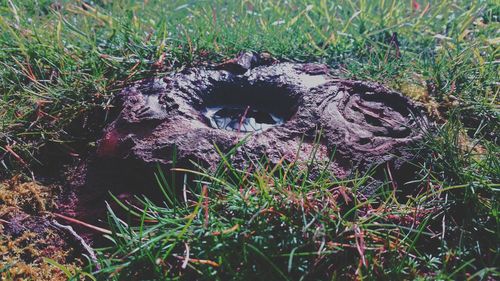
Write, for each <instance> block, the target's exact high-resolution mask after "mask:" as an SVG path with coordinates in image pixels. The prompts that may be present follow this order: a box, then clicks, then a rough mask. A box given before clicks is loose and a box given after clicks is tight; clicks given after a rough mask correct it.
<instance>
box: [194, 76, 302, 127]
mask: <svg viewBox="0 0 500 281" xmlns="http://www.w3.org/2000/svg"><path fill="white" fill-rule="evenodd" d="M296 111H297V101H296V99H295V98H294V97H293V95H292V94H291V93H290V92H288V91H287V90H286V89H283V88H280V87H276V86H274V87H273V86H244V85H227V86H222V87H218V88H215V89H214V90H213V91H211V92H210V93H208V94H207V95H206V96H205V97H204V101H203V105H202V108H201V112H202V114H203V116H204V118H205V120H206V122H207V124H208V125H210V126H211V127H212V128H216V129H223V130H228V131H236V132H260V131H265V130H267V129H269V128H271V127H274V126H278V125H281V124H284V123H285V122H286V121H288V120H290V118H291V117H292V116H293V115H294V114H295V112H296Z"/></svg>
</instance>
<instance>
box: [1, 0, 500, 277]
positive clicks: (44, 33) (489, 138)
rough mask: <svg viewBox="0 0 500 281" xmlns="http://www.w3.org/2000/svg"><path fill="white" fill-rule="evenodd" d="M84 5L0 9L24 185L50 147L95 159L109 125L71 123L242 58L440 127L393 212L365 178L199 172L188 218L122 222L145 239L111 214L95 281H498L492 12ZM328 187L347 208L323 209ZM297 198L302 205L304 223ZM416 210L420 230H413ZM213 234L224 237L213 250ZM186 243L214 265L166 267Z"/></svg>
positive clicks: (45, 2)
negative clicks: (285, 64)
mask: <svg viewBox="0 0 500 281" xmlns="http://www.w3.org/2000/svg"><path fill="white" fill-rule="evenodd" d="M306 2H307V3H306ZM412 2H418V3H419V5H418V7H416V6H415V5H412ZM92 3H93V4H91V5H87V4H85V3H84V2H83V1H49V0H37V1H28V0H26V1H21V0H18V1H16V0H3V1H0V31H1V32H0V163H1V167H2V168H0V169H1V170H0V175H2V176H3V177H5V176H10V175H13V174H17V173H19V172H20V171H23V172H25V173H26V172H29V171H30V170H31V167H33V165H35V164H36V163H37V159H36V158H37V156H36V155H37V154H36V153H37V151H39V150H40V149H42V148H43V147H44V146H46V145H48V144H52V145H53V144H57V145H59V146H61V147H64V150H66V151H76V152H79V149H80V150H81V149H82V147H85V148H86V149H88V148H92V147H93V145H94V142H95V138H96V136H97V135H98V132H99V129H100V128H101V127H102V126H103V125H104V124H105V123H106V122H107V120H106V116H107V115H106V114H94V115H95V116H98V118H94V119H90V120H87V121H86V119H85V116H88V115H89V114H90V113H95V112H98V113H102V112H104V113H106V112H107V111H108V110H110V108H111V107H112V104H113V103H112V101H113V96H114V94H115V93H117V92H118V91H119V90H120V89H121V88H122V87H123V86H124V85H126V84H127V83H129V82H131V81H134V80H137V79H140V78H142V77H146V76H151V75H163V74H165V73H170V72H172V71H176V70H178V69H180V68H182V67H184V66H186V65H187V66H189V65H198V64H203V63H206V62H219V61H222V60H224V59H227V58H230V57H233V56H234V55H235V54H237V53H238V52H240V51H242V50H252V51H256V52H268V53H270V54H272V55H273V56H274V57H276V58H278V59H283V60H294V61H315V62H318V61H319V62H324V63H326V64H328V65H330V66H331V67H332V68H334V69H336V70H335V72H336V73H338V75H341V76H344V77H354V78H358V79H369V80H375V81H379V82H382V83H385V84H387V85H389V86H391V87H393V88H395V89H398V90H400V91H402V92H403V93H405V94H407V95H410V96H412V97H413V98H415V99H417V100H419V101H421V102H424V103H425V104H426V105H427V107H428V109H429V112H430V114H431V115H432V116H433V118H435V120H436V122H437V124H438V128H437V129H436V133H435V135H433V136H430V137H429V138H427V139H426V140H425V141H424V142H423V143H422V147H425V148H426V149H429V150H430V151H431V152H432V153H431V154H430V155H432V156H430V157H428V159H426V161H425V163H423V164H422V167H421V173H420V174H419V176H418V177H417V178H413V179H408V181H414V182H417V183H419V184H420V186H421V187H422V188H423V189H422V191H421V192H420V193H415V194H412V195H411V196H410V197H404V198H401V196H396V195H392V194H391V192H390V191H391V188H390V185H389V184H388V185H387V186H382V187H381V191H380V193H379V194H375V195H373V196H372V197H370V198H362V197H359V194H357V192H356V189H357V188H358V187H360V186H362V185H363V179H364V177H362V176H360V177H357V178H356V177H354V178H352V180H351V181H348V182H339V180H336V179H334V178H332V177H331V176H329V175H325V176H324V178H321V179H318V180H316V181H308V180H307V179H306V177H305V176H304V173H306V171H304V170H301V169H299V168H298V167H300V165H296V166H293V167H288V166H287V165H284V166H278V167H276V171H274V172H277V173H270V171H269V167H266V166H265V165H263V167H262V168H261V169H258V170H257V171H256V172H255V173H252V174H249V175H247V174H245V173H244V172H242V171H233V172H234V173H235V174H236V176H234V177H229V176H228V174H227V173H223V172H222V171H226V170H227V169H229V167H230V166H227V165H223V166H221V168H220V170H219V172H218V173H216V174H209V173H208V172H203V171H201V173H203V174H205V175H204V176H201V178H200V179H201V180H203V181H206V183H205V184H200V185H199V186H191V187H190V188H191V189H192V196H191V197H190V200H191V201H190V202H189V204H188V206H186V205H185V202H182V200H181V202H177V203H175V202H172V204H171V205H170V206H169V207H166V206H156V205H155V204H152V203H151V202H145V204H144V206H141V207H140V208H141V209H142V208H144V211H138V210H136V212H137V213H138V214H139V218H136V220H135V221H134V224H132V225H136V226H137V224H136V223H140V222H141V217H142V218H143V219H146V218H148V219H153V218H154V219H155V220H157V221H158V222H157V223H156V224H151V223H145V224H143V225H142V226H139V227H132V226H129V222H127V223H123V222H120V221H117V218H116V217H115V216H113V215H111V221H110V227H111V226H113V229H114V230H115V232H114V233H115V235H114V236H113V239H114V241H115V244H114V247H112V248H110V249H105V250H103V251H102V253H101V254H102V256H101V260H100V262H101V263H102V264H101V266H102V268H103V270H102V271H101V272H99V273H96V276H97V277H98V278H109V277H110V275H108V274H111V273H110V272H112V271H114V270H115V269H118V268H121V270H120V271H118V273H116V274H115V275H114V276H115V277H116V278H118V275H120V274H122V275H123V276H125V275H126V274H140V273H141V270H146V269H147V273H148V274H152V275H153V276H156V277H158V276H162V275H165V274H166V275H168V276H171V277H174V276H177V277H185V278H188V277H190V276H193V275H196V274H198V273H197V272H201V273H202V274H203V275H202V276H204V277H205V278H207V279H224V278H225V277H227V276H230V275H234V276H238V277H239V278H241V279H244V278H248V276H258V277H260V278H273V279H283V278H284V277H285V276H286V277H287V278H290V279H299V278H300V277H301V276H304V278H305V279H311V278H314V277H318V278H321V279H324V277H328V278H330V277H335V276H337V278H339V279H344V278H346V277H347V278H355V277H356V276H357V277H360V276H364V277H366V278H368V279H375V278H390V279H401V278H407V279H414V278H417V277H418V276H420V277H419V278H428V279H444V280H446V279H463V278H473V279H474V278H476V279H480V278H487V277H486V276H490V278H493V279H494V278H495V277H496V278H498V268H497V267H496V266H497V264H498V263H499V261H498V255H497V252H498V251H499V243H500V242H499V240H500V239H499V233H500V232H499V230H500V223H499V214H498V213H499V208H498V192H499V186H498V184H499V182H500V181H499V177H500V165H499V162H498V155H499V146H498V142H499V139H498V136H499V135H500V128H499V127H500V125H499V124H500V122H499V111H498V93H499V91H500V90H499V89H500V87H499V67H498V59H499V57H500V53H499V45H500V35H499V32H498V30H500V23H499V21H500V4H499V3H498V1H495V0H490V1H465V0H464V1H459V0H456V1H452V0H443V1H429V2H427V1H423V0H420V1H419V0H417V1H411V0H408V1H389V0H385V1H384V0H378V1H367V0H365V1H363V0H359V1H354V0H352V1H349V0H344V1H342V0H341V1H326V0H315V1H299V0H289V1H259V0H247V1H223V0H216V1H176V0H172V1H152V0H150V1H145V2H139V1H131V0H130V1H127V0H115V1H106V0H101V1H94V2H92ZM94 115H92V114H91V116H94ZM75 127H76V128H79V130H75V129H74V128H75ZM82 128H83V130H82ZM82 145H83V146H82ZM83 150H84V149H83ZM264 163H265V161H264ZM266 168H267V170H266ZM286 171H288V174H287V175H286V176H285V175H284V173H285V172H286ZM28 174H29V173H28ZM367 176H368V175H367ZM242 178H245V180H242ZM238 179H239V180H238ZM235 180H237V181H236V182H235ZM167 181H168V180H167ZM204 185H205V186H206V190H207V191H208V193H207V194H208V195H206V196H205V195H203V186H204ZM240 185H242V188H243V189H244V191H243V193H240V192H239V188H240ZM341 186H344V187H345V189H346V192H347V193H348V194H349V196H350V197H351V198H352V200H353V201H352V202H351V203H350V204H345V202H344V201H343V200H344V199H343V197H340V198H335V199H336V200H330V199H331V198H332V196H334V195H335V192H339V190H340V187H341ZM250 192H254V194H250ZM167 194H168V192H167ZM250 195H251V196H250ZM207 198H208V199H207ZM305 198H307V200H311V202H312V203H311V204H312V206H315V207H316V208H312V209H310V210H306V209H304V206H305V205H304V203H303V202H305V201H304V200H305ZM329 198H330V199H329ZM301 199H303V200H302V201H301ZM166 200H167V199H166ZM172 200H173V199H172ZM206 200H208V202H209V204H208V206H206V204H205V202H206ZM167 201H168V200H167ZM287 202H288V203H287ZM300 202H302V203H300ZM179 204H180V205H179ZM301 204H302V205H301ZM325 204H333V205H325ZM325 206H328V207H325ZM271 208H272V210H274V211H273V212H267V213H265V214H261V213H260V212H261V211H262V210H271ZM370 208H371V209H370ZM206 210H208V213H209V216H208V219H205V216H204V212H206ZM387 210H390V211H387ZM417 210H419V211H422V214H421V217H419V218H418V219H417V218H415V216H411V215H409V214H414V213H415V212H416V211H417ZM228 212H229V213H230V214H231V215H232V217H231V216H228V215H227V214H228ZM277 214H280V215H277ZM281 214H282V215H281ZM391 215H394V216H391ZM333 217H335V219H333ZM252 218H253V219H252ZM410 218H412V219H413V221H411V219H410ZM311 221H312V222H313V223H312V224H311ZM235 225H238V226H239V227H238V228H237V229H234V230H233V227H234V226H235ZM160 230H161V231H160ZM224 230H231V231H230V232H228V233H225V234H220V235H213V233H214V232H215V231H219V232H221V231H222V232H224ZM252 233H253V234H252ZM250 234H251V235H250ZM353 235H354V236H353ZM360 236H363V238H364V242H363V243H364V247H365V248H366V249H365V250H364V257H363V258H362V256H363V255H361V254H360V253H359V250H358V248H359V246H360ZM246 237H248V238H246ZM442 238H444V239H442ZM141 241H142V244H143V245H144V246H139V244H140V242H141ZM146 242H149V244H148V243H146ZM330 242H331V243H334V244H329V243H330ZM335 243H340V244H335ZM391 243H395V244H391ZM186 245H188V247H189V248H190V256H191V257H192V258H196V259H200V260H204V259H206V260H210V261H213V262H215V263H217V264H220V267H213V266H210V265H207V264H197V263H189V262H188V264H187V268H186V269H182V267H181V268H179V263H181V265H182V262H183V261H184V259H183V258H182V257H183V256H184V255H185V249H186ZM322 245H323V246H322ZM331 245H333V246H331ZM381 245H384V247H385V248H384V249H385V252H384V251H381V250H380V249H381V248H380V247H381ZM391 245H397V247H391ZM158 257H160V258H161V259H160V262H159V263H158V262H157V258H158ZM179 257H181V258H179ZM241 264H243V265H241ZM170 266H172V267H170ZM330 266H333V267H330ZM89 270H91V271H92V269H89ZM326 275H328V276H326ZM334 275H335V276H334ZM197 276H199V275H197Z"/></svg>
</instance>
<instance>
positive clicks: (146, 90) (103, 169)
mask: <svg viewBox="0 0 500 281" xmlns="http://www.w3.org/2000/svg"><path fill="white" fill-rule="evenodd" d="M118 98H119V102H118V104H119V108H121V111H120V113H119V114H118V115H117V117H116V119H115V120H113V121H112V122H111V123H109V125H107V126H106V128H105V129H104V132H103V136H102V138H101V139H100V140H99V141H98V143H97V150H96V153H95V155H93V156H92V157H91V158H90V160H88V161H84V162H82V163H81V164H80V165H79V166H78V167H73V171H72V172H70V173H69V174H72V175H73V178H72V179H71V180H70V182H71V184H72V186H73V187H74V188H73V190H75V192H74V193H73V194H72V195H71V196H69V197H68V198H70V197H71V198H70V199H71V200H68V201H69V202H71V203H70V204H66V206H67V208H66V209H67V210H66V212H67V213H68V214H69V215H73V216H76V217H80V218H82V219H84V220H89V219H90V220H95V218H98V217H101V218H102V213H103V209H104V208H105V205H104V199H107V200H108V201H112V200H110V198H109V192H111V193H113V194H115V195H117V196H118V197H119V198H120V199H122V200H124V201H128V200H133V199H132V197H133V196H134V195H135V194H145V195H149V196H152V198H159V197H161V196H156V195H158V194H159V189H158V188H155V186H156V181H155V179H154V175H153V174H154V171H155V169H156V167H157V166H158V165H159V166H160V167H162V168H164V170H165V171H168V169H169V168H171V167H172V166H174V165H175V166H177V167H179V166H184V167H188V168H190V167H192V164H191V163H198V164H199V165H201V166H203V167H206V168H208V169H214V168H215V167H216V165H217V164H218V163H219V162H220V160H221V157H220V154H219V153H218V152H217V149H215V147H217V148H218V149H219V150H220V151H222V152H227V151H229V150H231V149H232V148H233V147H234V146H235V145H237V144H238V143H240V142H241V141H242V140H243V139H245V141H244V142H243V143H242V144H241V145H240V146H239V147H238V149H236V151H235V152H234V154H233V155H232V157H231V161H232V162H233V163H235V165H239V166H240V167H246V166H248V163H249V162H250V161H258V160H260V159H263V157H266V158H267V159H268V160H269V161H270V162H271V163H278V162H280V161H285V162H293V161H298V162H300V161H304V160H308V159H309V158H310V157H311V155H312V154H314V155H315V158H316V162H317V163H319V164H318V165H321V163H323V164H324V165H325V166H324V168H326V169H329V170H330V171H331V172H332V174H333V175H334V176H336V177H337V178H347V177H349V175H351V174H352V173H354V172H355V171H360V172H365V171H367V170H368V169H370V168H372V167H379V169H378V170H376V172H375V175H374V178H379V179H381V180H383V178H384V177H385V176H386V172H385V171H386V170H387V169H388V168H389V169H390V172H391V176H392V177H393V178H392V180H393V181H398V179H405V178H406V179H408V177H409V176H411V174H412V173H413V172H414V170H415V169H414V168H413V166H412V165H408V164H407V163H408V161H413V162H414V161H415V160H416V157H418V156H416V155H415V153H414V151H412V150H411V149H410V148H411V147H412V146H413V145H414V144H416V143H417V142H418V141H419V140H420V139H422V137H423V136H424V135H425V134H426V128H427V123H428V121H427V118H426V116H425V113H424V109H423V108H422V107H421V106H420V105H418V104H416V103H414V102H412V101H411V100H410V99H409V98H407V97H404V96H403V95H401V94H400V93H398V92H395V91H392V90H390V89H388V88H386V87H384V86H383V85H380V84H378V83H373V82H365V81H355V80H345V79H341V78H339V77H337V76H335V75H333V74H331V70H330V69H329V68H328V67H326V66H325V65H321V64H313V63H304V64H301V63H291V62H276V61H273V60H270V59H268V58H265V57H263V56H260V55H256V54H252V53H243V54H241V55H240V56H239V57H237V58H235V59H232V60H229V61H227V62H225V63H223V64H220V65H217V66H214V67H205V68H187V69H184V70H183V71H181V72H178V73H174V74H171V75H167V76H164V77H154V78H149V79H144V80H141V81H137V82H135V83H133V84H131V85H130V86H128V87H127V88H125V89H124V90H123V91H122V92H121V93H120V94H119V96H118ZM299 148H300V149H299ZM167 176H170V174H168V175H167ZM177 182H182V179H178V180H177ZM367 192H370V191H367Z"/></svg>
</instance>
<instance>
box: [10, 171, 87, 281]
mask: <svg viewBox="0 0 500 281" xmlns="http://www.w3.org/2000/svg"><path fill="white" fill-rule="evenodd" d="M55 191H57V187H54V186H51V187H48V186H43V185H41V184H39V183H36V182H21V181H20V179H19V178H17V177H16V178H13V179H11V180H8V181H4V182H0V279H1V280H66V279H67V278H66V275H65V274H64V273H63V272H62V271H61V270H60V269H59V268H57V267H55V266H53V265H50V264H49V263H47V262H46V261H44V258H50V259H52V260H54V261H56V262H58V263H60V264H62V265H63V266H64V267H66V268H67V269H68V270H69V271H70V272H75V271H76V270H77V269H78V268H79V266H81V264H82V263H81V261H80V260H78V259H76V258H75V250H74V249H73V248H72V247H71V246H70V245H68V243H67V242H66V241H67V238H68V237H66V234H65V233H64V232H62V231H60V230H58V229H56V228H53V227H51V226H50V224H49V223H48V221H49V218H50V215H48V214H47V213H46V212H47V211H49V210H50V209H52V208H53V207H54V206H55V203H54V199H55V197H56V196H57V192H55Z"/></svg>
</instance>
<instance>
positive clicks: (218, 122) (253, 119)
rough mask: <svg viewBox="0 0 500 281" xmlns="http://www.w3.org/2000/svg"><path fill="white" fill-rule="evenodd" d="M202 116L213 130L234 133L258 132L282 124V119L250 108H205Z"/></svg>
mask: <svg viewBox="0 0 500 281" xmlns="http://www.w3.org/2000/svg"><path fill="white" fill-rule="evenodd" d="M203 115H204V116H205V117H207V118H208V120H209V121H210V125H211V126H212V127H213V128H217V129H224V130H228V131H236V132H259V131H264V130H267V129H269V128H271V127H273V126H277V125H281V124H283V123H284V118H282V117H280V116H277V115H276V114H273V113H270V112H265V111H262V110H259V109H256V108H252V107H250V106H213V107H207V108H205V110H204V111H203Z"/></svg>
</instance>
